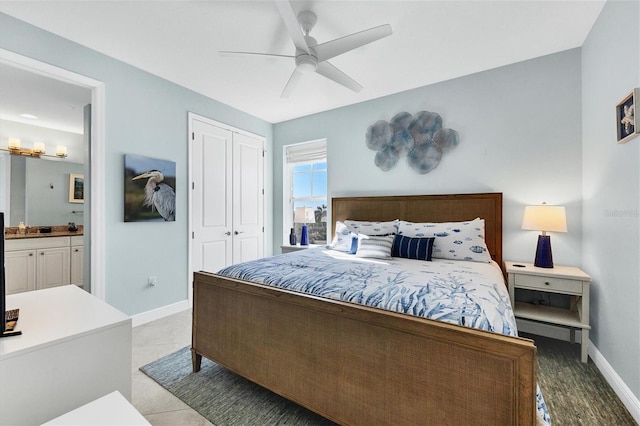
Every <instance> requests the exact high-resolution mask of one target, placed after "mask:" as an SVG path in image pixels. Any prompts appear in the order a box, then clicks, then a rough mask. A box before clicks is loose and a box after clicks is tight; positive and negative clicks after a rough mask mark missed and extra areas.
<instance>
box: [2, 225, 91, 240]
mask: <svg viewBox="0 0 640 426" xmlns="http://www.w3.org/2000/svg"><path fill="white" fill-rule="evenodd" d="M39 228H43V226H37V227H36V226H29V227H27V232H26V233H24V234H21V233H20V232H19V231H18V227H17V226H14V227H8V228H6V229H5V233H4V238H5V239H7V240H18V239H24V238H49V237H73V236H76V235H83V234H84V227H83V226H82V225H78V230H77V231H69V225H54V226H50V228H51V232H47V233H41V232H38V229H39Z"/></svg>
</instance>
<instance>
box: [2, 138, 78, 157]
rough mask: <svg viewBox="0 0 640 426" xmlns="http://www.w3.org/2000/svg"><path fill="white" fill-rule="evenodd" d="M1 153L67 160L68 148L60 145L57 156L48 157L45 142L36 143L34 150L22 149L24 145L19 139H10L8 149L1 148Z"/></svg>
mask: <svg viewBox="0 0 640 426" xmlns="http://www.w3.org/2000/svg"><path fill="white" fill-rule="evenodd" d="M0 150H1V151H9V153H10V154H11V155H22V156H25V157H34V158H40V157H58V158H67V147H66V146H63V145H58V147H57V148H56V155H47V154H45V152H46V146H45V144H44V142H34V144H33V149H29V148H22V143H21V141H20V139H19V138H9V139H8V144H7V149H4V148H0Z"/></svg>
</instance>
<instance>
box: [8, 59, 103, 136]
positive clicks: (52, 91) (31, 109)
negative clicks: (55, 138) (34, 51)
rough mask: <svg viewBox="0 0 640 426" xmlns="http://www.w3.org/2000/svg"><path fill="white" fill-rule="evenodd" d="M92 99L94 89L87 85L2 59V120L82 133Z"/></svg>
mask: <svg viewBox="0 0 640 426" xmlns="http://www.w3.org/2000/svg"><path fill="white" fill-rule="evenodd" d="M89 103H91V90H89V89H87V88H85V87H80V86H75V85H73V84H70V83H66V82H64V81H60V80H54V79H52V78H50V77H46V76H43V75H40V74H36V73H33V72H29V71H26V70H23V69H20V68H15V67H13V66H10V65H7V64H5V63H0V119H2V120H9V121H15V122H18V123H23V124H30V125H33V126H38V127H46V128H49V129H55V130H62V131H65V132H71V133H78V134H82V133H83V115H84V113H83V107H84V106H85V105H87V104H89ZM22 114H30V115H33V116H36V117H37V118H36V119H33V118H26V117H23V116H22ZM2 130H3V129H0V133H4V131H2Z"/></svg>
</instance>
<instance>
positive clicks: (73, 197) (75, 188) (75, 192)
mask: <svg viewBox="0 0 640 426" xmlns="http://www.w3.org/2000/svg"><path fill="white" fill-rule="evenodd" d="M69 202H70V203H84V175H76V174H73V173H72V174H70V175H69Z"/></svg>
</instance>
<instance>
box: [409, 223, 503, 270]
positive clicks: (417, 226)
mask: <svg viewBox="0 0 640 426" xmlns="http://www.w3.org/2000/svg"><path fill="white" fill-rule="evenodd" d="M398 234H400V235H404V236H407V237H436V239H435V241H434V242H433V254H432V256H431V257H433V258H437V259H450V260H467V261H471V262H484V263H489V262H491V254H490V253H489V250H488V249H487V245H486V243H485V241H484V219H480V218H476V219H474V220H471V221H468V222H442V223H412V222H406V221H404V220H401V221H399V222H398Z"/></svg>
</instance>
